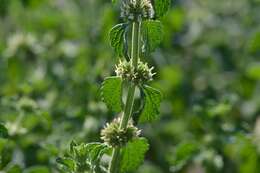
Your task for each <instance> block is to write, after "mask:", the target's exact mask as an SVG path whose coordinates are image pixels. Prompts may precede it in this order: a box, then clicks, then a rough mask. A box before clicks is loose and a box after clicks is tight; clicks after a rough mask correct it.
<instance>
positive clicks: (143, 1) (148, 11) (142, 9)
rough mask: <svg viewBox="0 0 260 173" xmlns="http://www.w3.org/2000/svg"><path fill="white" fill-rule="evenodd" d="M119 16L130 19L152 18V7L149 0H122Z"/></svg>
mask: <svg viewBox="0 0 260 173" xmlns="http://www.w3.org/2000/svg"><path fill="white" fill-rule="evenodd" d="M121 17H122V18H125V19H127V20H130V21H139V20H140V19H152V18H153V17H154V9H153V6H152V3H151V1H150V0H123V3H122V6H121Z"/></svg>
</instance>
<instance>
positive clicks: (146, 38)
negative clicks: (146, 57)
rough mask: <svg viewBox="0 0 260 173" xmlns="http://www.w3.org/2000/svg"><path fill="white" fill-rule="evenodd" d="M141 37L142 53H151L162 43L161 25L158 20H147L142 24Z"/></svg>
mask: <svg viewBox="0 0 260 173" xmlns="http://www.w3.org/2000/svg"><path fill="white" fill-rule="evenodd" d="M142 26H143V28H142V37H143V42H144V46H143V49H142V51H143V53H146V54H148V53H151V52H153V51H154V50H155V48H156V47H157V46H158V45H159V44H160V43H161V41H162V37H163V36H162V35H163V31H162V23H161V22H160V21H158V20H147V21H144V22H143V25H142Z"/></svg>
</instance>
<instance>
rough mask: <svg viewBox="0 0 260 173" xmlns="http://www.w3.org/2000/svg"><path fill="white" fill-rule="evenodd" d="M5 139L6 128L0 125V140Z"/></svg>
mask: <svg viewBox="0 0 260 173" xmlns="http://www.w3.org/2000/svg"><path fill="white" fill-rule="evenodd" d="M7 137H8V130H7V128H6V127H5V126H4V125H3V124H0V138H7Z"/></svg>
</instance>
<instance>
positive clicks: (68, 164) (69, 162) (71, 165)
mask: <svg viewBox="0 0 260 173" xmlns="http://www.w3.org/2000/svg"><path fill="white" fill-rule="evenodd" d="M56 162H57V163H59V164H61V165H62V166H63V167H65V168H66V169H65V170H67V171H70V172H72V171H75V169H76V164H75V161H74V160H73V159H71V158H60V157H59V158H57V159H56Z"/></svg>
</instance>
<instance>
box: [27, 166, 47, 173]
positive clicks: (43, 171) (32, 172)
mask: <svg viewBox="0 0 260 173" xmlns="http://www.w3.org/2000/svg"><path fill="white" fill-rule="evenodd" d="M24 173H50V170H49V168H47V167H45V166H33V167H30V168H28V169H26V170H25V171H24Z"/></svg>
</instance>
